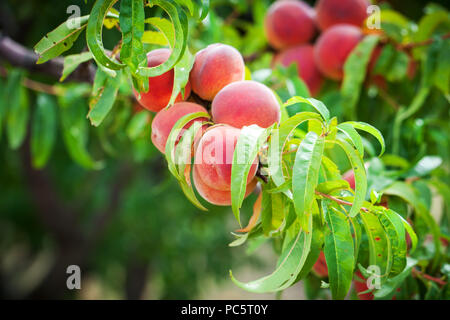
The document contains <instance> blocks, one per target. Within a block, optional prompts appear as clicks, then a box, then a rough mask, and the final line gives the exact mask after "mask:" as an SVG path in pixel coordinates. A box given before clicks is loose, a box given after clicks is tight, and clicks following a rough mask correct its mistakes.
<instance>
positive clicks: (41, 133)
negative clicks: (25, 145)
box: [31, 93, 56, 168]
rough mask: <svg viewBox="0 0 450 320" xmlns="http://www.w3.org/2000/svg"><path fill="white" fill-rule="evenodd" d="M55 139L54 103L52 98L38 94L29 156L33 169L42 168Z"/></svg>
mask: <svg viewBox="0 0 450 320" xmlns="http://www.w3.org/2000/svg"><path fill="white" fill-rule="evenodd" d="M55 138H56V103H55V101H54V99H53V97H50V96H49V95H46V94H42V93H41V94H39V95H38V97H37V100H36V110H35V113H34V117H33V122H32V127H31V156H32V164H33V166H34V167H35V168H42V167H44V166H45V164H46V163H47V161H48V159H49V158H50V154H51V151H52V149H53V145H54V144H55Z"/></svg>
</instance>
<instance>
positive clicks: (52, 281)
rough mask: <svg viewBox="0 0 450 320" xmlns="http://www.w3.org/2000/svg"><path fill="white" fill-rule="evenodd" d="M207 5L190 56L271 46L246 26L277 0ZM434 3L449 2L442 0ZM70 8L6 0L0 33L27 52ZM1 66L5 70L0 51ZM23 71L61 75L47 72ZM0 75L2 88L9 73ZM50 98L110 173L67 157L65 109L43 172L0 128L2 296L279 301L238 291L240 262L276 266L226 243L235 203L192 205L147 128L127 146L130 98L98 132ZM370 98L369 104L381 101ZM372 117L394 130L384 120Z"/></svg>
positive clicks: (114, 36) (263, 64)
mask: <svg viewBox="0 0 450 320" xmlns="http://www.w3.org/2000/svg"><path fill="white" fill-rule="evenodd" d="M211 2H212V5H213V9H212V10H213V13H214V14H213V15H210V18H209V19H208V20H207V22H205V23H204V24H203V25H202V26H193V27H191V40H190V41H191V43H190V44H189V46H190V48H191V51H192V52H196V51H198V50H199V49H201V48H203V47H204V46H205V45H206V44H208V43H213V42H224V43H228V44H231V45H234V46H236V47H237V48H238V49H239V50H240V51H241V52H242V54H243V55H249V54H252V53H254V52H257V51H258V50H262V48H264V47H266V40H265V37H264V34H263V32H262V29H261V28H248V25H252V24H253V23H254V22H255V20H257V19H258V18H259V19H261V15H263V14H264V12H265V10H266V8H267V7H268V6H269V5H270V3H271V2H272V1H264V0H253V1H250V0H248V1H241V0H233V1H220V0H216V1H214V0H212V1H211ZM307 2H310V3H311V4H313V3H314V1H307ZM380 2H387V3H389V4H390V5H391V6H392V7H393V8H395V9H396V10H398V11H399V12H401V13H403V14H404V15H405V16H407V17H408V18H410V19H413V20H417V19H419V18H420V17H421V16H422V15H423V8H424V6H425V5H426V4H427V3H428V1H400V0H393V1H380ZM434 2H435V3H440V4H442V5H444V6H445V5H446V6H448V4H449V3H448V1H447V0H442V1H434ZM74 4H75V5H78V6H79V7H80V8H81V10H82V12H81V13H82V14H87V13H89V11H90V8H91V6H92V1H87V3H85V1H83V0H78V1H75V0H59V1H42V0H34V1H33V0H28V1H15V0H6V1H2V2H1V3H0V28H1V32H2V34H3V35H8V36H9V37H11V38H12V39H14V40H15V41H17V42H19V43H21V44H22V45H24V46H26V47H28V48H30V49H31V48H32V47H33V46H34V45H35V44H36V43H37V42H38V41H39V40H40V39H41V38H42V36H43V35H44V34H46V33H47V32H49V31H51V30H52V29H53V28H55V27H56V26H58V25H59V24H60V23H62V22H63V21H64V20H65V19H66V17H67V16H68V14H67V13H66V9H67V7H68V6H69V5H74ZM258 14H259V15H260V16H259V17H257V15H258ZM230 21H233V23H234V22H235V23H234V24H233V27H226V26H227V25H229V24H230ZM224 25H225V27H224ZM81 38H82V37H81ZM119 39H120V33H118V32H117V31H116V30H108V29H105V31H104V43H105V47H107V48H109V49H112V47H113V46H114V44H115V43H116V42H117V41H118V40H119ZM247 39H252V41H251V42H248V41H246V40H247ZM83 40H84V39H82V40H80V39H79V40H78V41H77V42H76V43H75V45H74V47H73V48H72V49H71V50H70V51H69V53H75V52H80V51H81V50H83V49H84V46H85V42H84V41H83ZM269 61H270V58H267V59H265V58H264V57H262V58H261V59H259V60H258V61H255V62H254V63H253V65H252V68H251V70H252V71H253V70H256V69H259V68H267V67H268V64H269ZM0 65H2V66H5V67H8V68H9V65H8V64H7V62H5V61H2V60H1V59H0ZM27 76H28V77H31V78H33V79H35V80H38V81H41V82H44V83H49V84H52V83H55V81H54V79H52V78H50V77H48V76H45V75H43V74H39V73H32V74H28V75H27ZM0 81H1V82H0V86H1V87H2V88H3V90H5V79H2V78H0ZM73 86H74V87H73V90H86V85H75V84H74V85H73ZM411 88H412V87H411ZM127 90H128V93H129V90H130V89H129V88H128V89H127V88H124V89H123V90H122V91H121V94H122V95H123V97H126V95H127ZM411 90H412V89H411ZM28 95H29V96H28V99H29V101H30V108H32V107H33V105H34V104H35V103H36V102H35V101H36V96H37V94H36V93H35V92H33V91H29V92H28ZM366 98H367V97H366ZM50 99H53V100H54V101H53V103H55V104H61V105H63V104H64V103H66V104H67V105H68V107H67V108H66V111H65V112H73V113H74V114H76V115H75V116H72V119H73V118H74V117H78V118H77V119H79V121H80V122H78V123H75V124H72V126H71V128H72V129H74V128H75V129H76V130H80V131H81V132H82V133H83V134H84V135H85V136H86V146H87V149H88V150H89V154H90V155H89V156H90V157H92V159H96V160H93V161H99V160H98V159H100V160H101V165H102V167H103V169H101V170H89V169H86V168H84V167H83V166H82V165H80V163H79V162H77V161H74V158H76V157H77V156H76V155H75V156H74V154H73V153H72V154H71V151H70V150H71V149H70V148H71V147H70V143H69V142H68V141H67V140H68V139H67V137H66V136H65V135H64V133H63V132H64V130H66V129H67V126H65V125H64V120H63V118H64V115H61V116H62V120H61V123H59V122H58V130H59V131H58V132H59V133H58V134H57V138H56V143H55V147H54V150H53V152H52V156H51V159H50V161H49V163H48V164H47V166H46V167H45V168H44V169H42V170H35V169H34V168H33V167H32V165H31V159H30V158H31V157H30V137H29V133H28V134H27V137H26V138H25V141H24V143H23V145H22V146H21V147H20V148H18V149H17V150H15V151H11V149H10V148H8V142H7V140H6V139H5V137H4V136H2V137H1V138H0V163H1V164H2V165H1V166H0V186H1V187H0V298H14V299H15V298H17V299H21V298H39V299H42V298H78V299H92V298H102V299H109V298H111V299H126V298H130V299H138V298H145V299H189V298H206V299H211V298H219V299H220V298H234V299H239V298H273V297H274V296H273V295H252V294H248V293H246V292H243V291H241V290H240V289H238V288H235V287H233V285H232V283H231V281H230V279H229V276H228V270H229V269H233V270H235V273H237V274H238V275H240V276H238V278H240V279H242V280H249V279H254V278H256V275H257V274H264V273H267V272H268V271H270V270H271V269H270V268H272V267H273V264H274V262H275V258H274V253H273V252H272V250H271V244H268V243H266V244H264V249H263V250H262V251H258V252H259V253H258V254H255V253H252V248H251V247H250V248H241V247H239V248H230V247H229V246H228V244H229V243H230V242H231V241H232V240H233V239H234V237H233V236H232V235H231V234H230V231H233V230H235V229H236V227H237V225H236V223H235V222H234V220H233V219H234V218H233V215H232V212H231V210H230V208H228V207H225V208H220V207H214V206H209V207H208V208H210V211H209V212H208V213H204V212H200V211H199V210H197V209H196V208H195V207H194V206H193V205H192V204H190V203H189V202H188V200H186V198H185V196H184V195H183V194H182V192H181V190H180V188H179V186H178V184H177V183H176V181H175V179H174V178H173V177H172V176H171V175H170V173H169V171H168V170H167V168H166V164H165V161H164V159H163V157H162V155H161V154H160V153H159V152H158V151H157V150H156V148H155V147H154V146H153V145H152V144H151V142H150V132H149V130H144V131H143V132H142V133H140V134H139V135H138V136H137V137H133V139H132V140H133V141H132V143H130V141H129V140H130V139H129V134H127V133H126V132H124V130H122V129H123V128H124V124H123V123H121V122H120V121H121V119H128V118H129V117H130V116H131V115H132V114H133V112H136V111H135V110H134V109H133V108H134V106H133V102H132V101H131V100H129V99H126V98H123V99H119V101H118V103H117V106H116V107H115V110H114V113H112V114H111V115H109V116H108V118H107V123H108V124H105V125H102V127H100V128H92V127H90V126H89V125H88V121H87V120H85V119H84V117H85V114H86V112H87V108H88V104H87V99H81V100H80V99H79V98H76V99H74V100H70V99H69V98H67V97H66V99H69V100H68V101H66V102H64V101H62V100H64V98H58V99H54V98H50ZM367 99H368V98H367ZM367 101H368V104H369V105H370V104H371V103H372V104H373V103H374V102H373V101H372V102H370V101H371V100H370V99H369V100H367ZM367 101H366V102H367ZM3 103H8V101H3ZM439 103H442V101H441V102H439ZM444 103H445V102H444ZM370 117H371V116H370V113H368V114H366V115H361V120H363V121H368V122H371V121H370ZM388 117H389V116H388ZM377 121H378V122H379V124H380V125H381V126H385V127H389V121H386V118H384V117H380V118H378V120H377ZM372 124H373V123H372ZM374 125H377V123H375V124H374ZM416 129H417V128H416ZM416 129H414V130H416ZM417 130H419V129H417ZM28 132H29V130H28ZM60 133H61V134H60ZM3 135H4V134H3ZM436 135H438V134H437V133H436ZM445 138H446V139H448V135H446V134H445V133H443V136H441V137H438V138H437V139H436V140H438V139H445ZM68 144H69V146H67V145H68ZM419 146H420V141H417V140H415V142H414V143H413V144H411V146H410V148H409V149H408V148H406V150H404V153H405V154H404V155H405V156H410V155H416V154H417V153H418V151H419ZM68 149H69V152H68ZM72 152H76V150H75V151H73V150H72ZM427 152H429V153H433V154H435V153H437V154H441V155H442V156H443V157H444V158H446V159H448V154H447V152H448V150H442V149H439V144H438V143H436V141H435V143H434V144H431V145H430V149H429V150H427ZM254 200H255V195H252V196H251V197H250V198H249V200H247V201H246V202H245V206H244V208H243V210H242V211H243V214H244V215H247V217H248V216H249V215H250V214H251V205H252V203H253V202H254ZM246 251H247V252H246ZM72 264H75V265H79V266H80V267H81V270H82V289H81V290H79V291H78V290H74V291H70V290H67V288H66V282H65V279H66V278H67V274H66V268H67V266H68V265H72ZM246 278H247V279H246ZM285 297H286V298H303V297H304V294H303V292H302V288H301V285H298V286H295V287H293V288H292V289H290V290H289V291H288V293H287V294H286V295H285Z"/></svg>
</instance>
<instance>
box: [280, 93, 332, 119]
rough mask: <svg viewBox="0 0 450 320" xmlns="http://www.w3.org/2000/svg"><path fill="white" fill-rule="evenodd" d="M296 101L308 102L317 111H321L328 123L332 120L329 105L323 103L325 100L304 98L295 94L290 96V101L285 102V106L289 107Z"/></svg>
mask: <svg viewBox="0 0 450 320" xmlns="http://www.w3.org/2000/svg"><path fill="white" fill-rule="evenodd" d="M296 103H306V104H309V105H310V106H311V107H313V108H314V109H316V110H317V112H319V113H320V115H321V116H322V118H323V120H324V121H325V122H326V123H328V122H329V121H330V112H329V111H328V109H327V107H325V105H324V104H323V102H321V101H319V100H316V99H314V98H306V99H305V98H302V97H299V96H295V97H292V98H290V99H289V100H288V101H286V102H285V103H284V107H288V106H290V105H293V104H296Z"/></svg>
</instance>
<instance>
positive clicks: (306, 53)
mask: <svg viewBox="0 0 450 320" xmlns="http://www.w3.org/2000/svg"><path fill="white" fill-rule="evenodd" d="M275 63H281V64H282V65H283V66H285V67H288V66H289V65H290V64H292V63H296V64H297V70H298V75H299V77H300V78H302V80H303V81H305V83H306V85H307V86H308V89H309V91H310V92H311V95H313V96H315V95H317V93H318V92H319V90H320V87H321V85H322V82H323V78H322V74H321V73H320V71H319V69H318V68H317V66H316V63H315V61H314V47H313V46H312V45H301V46H297V47H293V48H290V49H286V50H285V51H282V52H280V53H279V54H278V55H277V56H276V57H275Z"/></svg>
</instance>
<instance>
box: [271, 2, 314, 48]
mask: <svg viewBox="0 0 450 320" xmlns="http://www.w3.org/2000/svg"><path fill="white" fill-rule="evenodd" d="M264 27H265V31H266V36H267V40H268V42H269V43H270V45H271V46H272V47H274V48H276V49H284V48H288V47H292V46H295V45H299V44H302V43H306V42H308V41H309V40H311V39H312V37H313V36H314V34H315V29H316V27H315V22H314V11H313V9H312V8H311V7H310V6H309V5H308V4H307V3H305V2H303V1H277V2H275V3H273V4H272V5H271V6H270V8H269V11H268V12H267V15H266V18H265V21H264Z"/></svg>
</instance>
